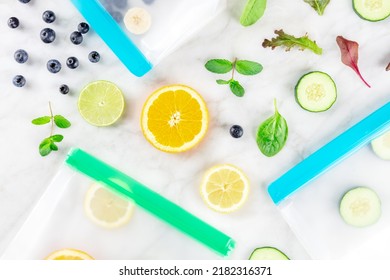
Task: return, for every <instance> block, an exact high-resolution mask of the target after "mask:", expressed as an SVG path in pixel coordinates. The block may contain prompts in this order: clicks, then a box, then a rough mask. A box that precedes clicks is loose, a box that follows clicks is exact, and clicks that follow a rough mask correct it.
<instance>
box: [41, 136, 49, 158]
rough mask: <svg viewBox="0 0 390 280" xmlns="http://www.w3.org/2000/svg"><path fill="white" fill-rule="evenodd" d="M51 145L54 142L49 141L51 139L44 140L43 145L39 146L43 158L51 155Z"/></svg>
mask: <svg viewBox="0 0 390 280" xmlns="http://www.w3.org/2000/svg"><path fill="white" fill-rule="evenodd" d="M51 144H52V141H51V140H50V139H49V138H45V139H43V141H42V142H41V144H39V153H40V155H41V156H43V157H44V156H47V155H48V154H50V153H51V150H52V149H51V147H50V146H51Z"/></svg>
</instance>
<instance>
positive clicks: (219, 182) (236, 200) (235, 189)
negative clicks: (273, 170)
mask: <svg viewBox="0 0 390 280" xmlns="http://www.w3.org/2000/svg"><path fill="white" fill-rule="evenodd" d="M200 193H201V196H202V198H203V200H204V201H205V202H206V204H207V205H208V206H209V207H210V208H211V209H213V210H215V211H217V212H221V213H230V212H233V211H236V210H237V209H239V208H240V207H241V206H242V205H243V203H244V202H245V200H246V199H247V197H248V193H249V181H248V179H247V177H246V176H245V174H244V173H243V172H242V171H241V170H240V169H238V168H237V167H235V166H233V165H229V164H223V165H217V166H214V167H212V168H211V169H209V170H208V171H207V172H206V174H205V175H204V178H203V182H202V184H201V187H200Z"/></svg>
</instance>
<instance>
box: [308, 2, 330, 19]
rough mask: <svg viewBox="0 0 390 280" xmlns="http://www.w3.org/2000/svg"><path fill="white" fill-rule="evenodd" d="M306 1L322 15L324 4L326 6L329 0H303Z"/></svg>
mask: <svg viewBox="0 0 390 280" xmlns="http://www.w3.org/2000/svg"><path fill="white" fill-rule="evenodd" d="M303 1H305V2H306V3H308V4H309V5H310V6H312V8H313V9H314V10H316V11H317V13H318V14H319V15H320V16H322V15H323V14H324V11H325V8H326V6H328V4H329V2H330V0H303Z"/></svg>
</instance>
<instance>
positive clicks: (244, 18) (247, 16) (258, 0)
mask: <svg viewBox="0 0 390 280" xmlns="http://www.w3.org/2000/svg"><path fill="white" fill-rule="evenodd" d="M266 6H267V0H248V2H247V3H246V6H245V8H244V11H243V13H242V15H241V18H240V23H241V25H243V26H249V25H252V24H254V23H256V22H257V21H258V20H259V19H260V18H261V17H262V16H263V15H264V12H265V8H266Z"/></svg>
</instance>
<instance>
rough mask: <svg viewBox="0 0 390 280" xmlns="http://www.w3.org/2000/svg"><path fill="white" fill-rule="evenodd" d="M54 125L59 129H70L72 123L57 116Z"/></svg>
mask: <svg viewBox="0 0 390 280" xmlns="http://www.w3.org/2000/svg"><path fill="white" fill-rule="evenodd" d="M54 123H55V124H56V125H57V126H58V127H59V128H68V127H70V125H71V124H70V121H68V120H67V119H65V118H64V117H63V116H61V115H56V116H54Z"/></svg>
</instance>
